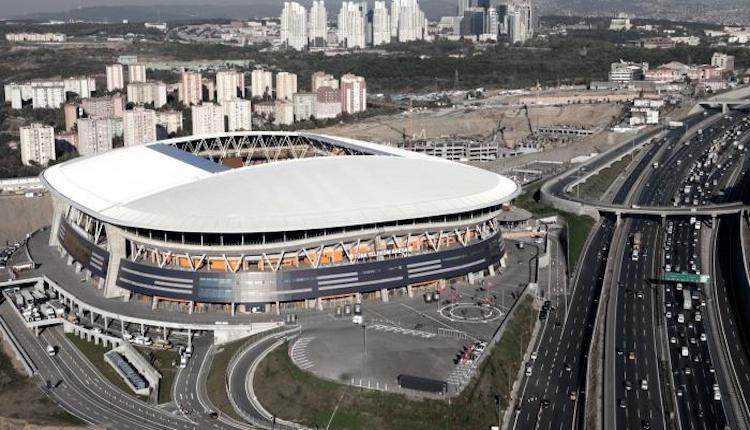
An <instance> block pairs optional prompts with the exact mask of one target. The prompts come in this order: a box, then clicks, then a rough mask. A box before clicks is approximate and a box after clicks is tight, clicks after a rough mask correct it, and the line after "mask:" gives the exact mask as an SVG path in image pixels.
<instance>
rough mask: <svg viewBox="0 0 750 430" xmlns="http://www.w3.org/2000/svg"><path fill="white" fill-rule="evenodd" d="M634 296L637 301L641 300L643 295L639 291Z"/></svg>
mask: <svg viewBox="0 0 750 430" xmlns="http://www.w3.org/2000/svg"><path fill="white" fill-rule="evenodd" d="M636 296H637V297H638V298H639V299H642V298H643V293H642V292H640V291H638V293H637V294H636Z"/></svg>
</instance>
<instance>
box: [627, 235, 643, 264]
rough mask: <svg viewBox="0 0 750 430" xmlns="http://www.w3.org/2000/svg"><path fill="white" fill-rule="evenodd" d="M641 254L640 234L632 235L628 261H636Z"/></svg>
mask: <svg viewBox="0 0 750 430" xmlns="http://www.w3.org/2000/svg"><path fill="white" fill-rule="evenodd" d="M640 253H641V233H640V232H638V233H635V234H634V235H633V250H632V253H631V255H630V259H631V260H633V261H638V258H639V257H640Z"/></svg>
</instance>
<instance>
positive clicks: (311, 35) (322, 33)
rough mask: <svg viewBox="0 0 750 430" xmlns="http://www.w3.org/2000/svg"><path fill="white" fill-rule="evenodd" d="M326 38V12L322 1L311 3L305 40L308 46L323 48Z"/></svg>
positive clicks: (316, 0) (317, 0)
mask: <svg viewBox="0 0 750 430" xmlns="http://www.w3.org/2000/svg"><path fill="white" fill-rule="evenodd" d="M327 36H328V12H327V11H326V5H325V2H324V1H323V0H315V1H313V4H312V7H311V8H310V15H309V19H308V21H307V38H308V44H309V45H310V46H324V45H325V42H326V37H327Z"/></svg>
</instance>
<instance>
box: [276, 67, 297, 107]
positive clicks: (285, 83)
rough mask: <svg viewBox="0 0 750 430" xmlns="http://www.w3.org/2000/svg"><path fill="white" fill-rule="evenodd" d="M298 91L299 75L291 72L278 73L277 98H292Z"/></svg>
mask: <svg viewBox="0 0 750 430" xmlns="http://www.w3.org/2000/svg"><path fill="white" fill-rule="evenodd" d="M296 92H297V75H295V74H294V73H289V72H279V73H277V74H276V99H277V100H291V99H292V95H293V94H294V93H296Z"/></svg>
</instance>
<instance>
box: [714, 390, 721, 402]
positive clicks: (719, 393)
mask: <svg viewBox="0 0 750 430" xmlns="http://www.w3.org/2000/svg"><path fill="white" fill-rule="evenodd" d="M714 400H721V392H719V391H718V390H717V391H714Z"/></svg>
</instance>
